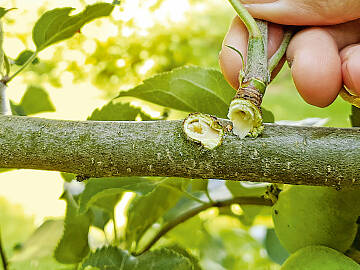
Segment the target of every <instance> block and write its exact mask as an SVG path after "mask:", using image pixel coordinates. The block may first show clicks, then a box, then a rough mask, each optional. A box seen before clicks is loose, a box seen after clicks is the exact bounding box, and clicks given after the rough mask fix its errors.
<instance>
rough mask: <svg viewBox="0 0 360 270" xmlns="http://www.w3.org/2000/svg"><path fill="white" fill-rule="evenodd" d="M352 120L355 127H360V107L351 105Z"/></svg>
mask: <svg viewBox="0 0 360 270" xmlns="http://www.w3.org/2000/svg"><path fill="white" fill-rule="evenodd" d="M350 122H351V125H352V126H353V127H360V108H358V107H356V106H354V105H353V106H351V115H350Z"/></svg>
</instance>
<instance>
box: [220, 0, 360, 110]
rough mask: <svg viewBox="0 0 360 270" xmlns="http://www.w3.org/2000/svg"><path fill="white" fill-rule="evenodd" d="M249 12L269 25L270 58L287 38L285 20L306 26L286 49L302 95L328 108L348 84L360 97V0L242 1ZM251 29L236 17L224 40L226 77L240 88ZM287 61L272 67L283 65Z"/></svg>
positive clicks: (222, 51) (223, 50)
mask: <svg viewBox="0 0 360 270" xmlns="http://www.w3.org/2000/svg"><path fill="white" fill-rule="evenodd" d="M241 2H242V3H243V4H244V5H245V7H246V8H247V9H248V10H249V12H250V13H251V14H252V15H253V16H254V17H255V18H258V19H264V20H267V21H270V22H272V23H270V24H269V38H268V41H269V42H268V53H269V57H271V56H272V55H273V54H274V53H275V51H276V49H277V48H278V47H279V45H280V43H281V40H282V37H283V26H282V25H298V26H301V27H302V30H300V31H299V32H297V33H296V34H295V36H294V37H293V38H292V40H291V42H290V44H289V47H288V49H287V53H286V59H287V61H288V62H289V64H290V66H291V74H292V77H293V80H294V83H295V86H296V88H297V89H298V91H299V93H300V95H301V96H302V97H303V98H304V100H305V101H306V102H308V103H309V104H312V105H315V106H318V107H326V106H328V105H330V104H331V103H332V102H333V101H334V100H335V99H336V97H337V95H338V93H339V91H340V89H341V88H342V86H343V85H346V87H347V88H348V89H349V90H350V91H351V92H352V93H354V94H356V95H359V96H360V1H359V0H341V1H339V0H275V1H274V0H241ZM247 40H248V33H247V30H246V28H245V26H244V25H243V23H242V22H241V20H240V19H239V18H238V17H236V18H235V19H234V20H233V22H232V24H231V26H230V29H229V31H228V33H227V35H226V37H225V39H224V42H223V47H222V50H221V52H220V56H219V60H220V66H221V69H222V71H223V73H224V76H225V78H226V79H227V80H228V82H229V83H230V84H231V85H232V86H233V87H234V88H238V86H239V82H238V74H239V71H240V69H241V58H240V56H239V55H238V54H237V53H236V52H234V51H233V50H231V49H229V48H228V47H226V46H225V45H230V46H233V47H235V48H236V49H238V50H239V51H241V52H242V53H243V55H246V51H247ZM283 63H284V61H282V62H281V63H280V64H279V66H278V68H277V69H276V70H275V71H274V72H273V74H272V75H273V76H274V75H275V74H276V73H277V72H278V71H279V70H280V68H281V66H282V65H283Z"/></svg>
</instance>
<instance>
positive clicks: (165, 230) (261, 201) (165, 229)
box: [133, 197, 273, 256]
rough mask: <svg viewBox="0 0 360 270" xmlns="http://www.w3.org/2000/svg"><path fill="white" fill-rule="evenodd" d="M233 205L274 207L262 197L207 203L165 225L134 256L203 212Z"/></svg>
mask: <svg viewBox="0 0 360 270" xmlns="http://www.w3.org/2000/svg"><path fill="white" fill-rule="evenodd" d="M232 204H241V205H264V206H272V205H273V203H272V201H271V200H268V199H264V198H260V197H238V198H232V199H229V200H225V201H215V202H212V203H207V204H204V205H200V206H198V207H196V208H193V209H191V210H189V211H187V212H186V213H184V214H182V215H180V216H178V217H177V218H175V219H173V220H172V221H170V222H169V223H167V224H165V225H164V226H163V228H162V229H161V230H160V231H159V232H158V234H157V235H156V236H155V237H154V238H153V239H152V240H151V241H150V242H149V243H148V244H146V246H145V247H144V248H143V249H142V250H141V251H139V252H136V253H135V254H133V255H134V256H139V255H141V254H143V253H144V252H146V251H148V250H149V249H150V248H151V247H152V246H153V245H154V244H156V242H157V241H159V239H160V238H161V237H163V236H164V235H165V234H167V233H168V232H169V231H170V230H172V229H173V228H175V227H176V226H177V225H179V224H181V223H183V222H185V221H186V220H188V219H190V218H192V217H194V216H196V215H197V214H199V213H200V212H202V211H205V210H207V209H209V208H212V207H226V206H229V205H232Z"/></svg>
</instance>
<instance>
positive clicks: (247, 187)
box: [226, 181, 268, 197]
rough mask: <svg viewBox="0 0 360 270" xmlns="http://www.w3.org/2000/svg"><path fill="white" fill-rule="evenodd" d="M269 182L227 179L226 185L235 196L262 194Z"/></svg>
mask: <svg viewBox="0 0 360 270" xmlns="http://www.w3.org/2000/svg"><path fill="white" fill-rule="evenodd" d="M267 186H268V185H267V184H257V183H255V184H254V183H250V182H241V181H226V187H227V188H228V190H229V191H230V192H231V194H232V195H233V196H234V197H245V196H246V197H250V196H259V197H260V196H262V195H264V194H265V191H266V187H267Z"/></svg>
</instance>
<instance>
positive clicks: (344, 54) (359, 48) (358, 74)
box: [340, 44, 360, 96]
mask: <svg viewBox="0 0 360 270" xmlns="http://www.w3.org/2000/svg"><path fill="white" fill-rule="evenodd" d="M340 56H341V61H342V65H341V68H342V75H343V80H344V83H345V85H346V87H347V88H348V89H349V90H350V91H351V92H352V93H354V94H355V95H358V96H360V45H359V44H356V45H350V46H348V47H345V48H344V49H343V50H342V51H341V53H340Z"/></svg>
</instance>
